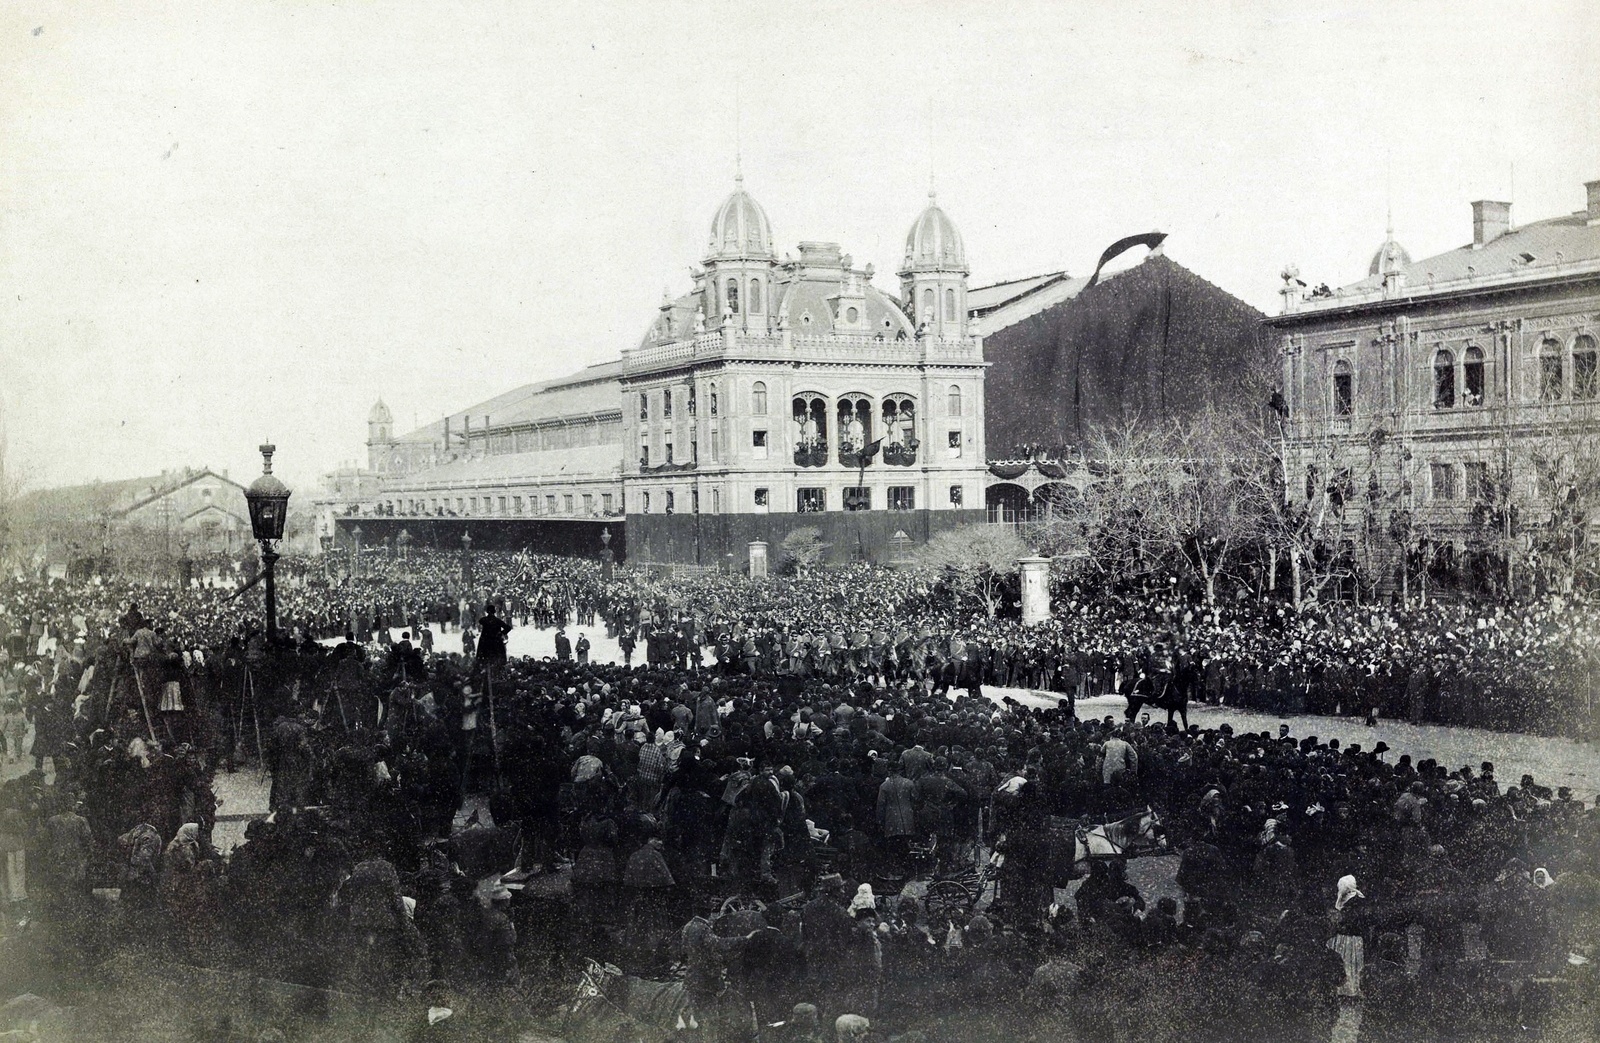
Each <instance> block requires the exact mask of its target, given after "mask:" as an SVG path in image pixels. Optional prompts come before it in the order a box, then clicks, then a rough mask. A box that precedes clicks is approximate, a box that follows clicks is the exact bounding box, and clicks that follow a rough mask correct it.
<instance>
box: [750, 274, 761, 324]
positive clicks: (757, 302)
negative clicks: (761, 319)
mask: <svg viewBox="0 0 1600 1043" xmlns="http://www.w3.org/2000/svg"><path fill="white" fill-rule="evenodd" d="M750 314H751V315H760V314H761V280H760V279H751V280H750Z"/></svg>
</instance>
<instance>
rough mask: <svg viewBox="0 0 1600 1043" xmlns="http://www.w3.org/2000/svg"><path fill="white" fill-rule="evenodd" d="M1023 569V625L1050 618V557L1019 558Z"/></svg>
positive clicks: (1018, 560) (1041, 621) (1031, 624)
mask: <svg viewBox="0 0 1600 1043" xmlns="http://www.w3.org/2000/svg"><path fill="white" fill-rule="evenodd" d="M1017 564H1018V565H1019V566H1020V567H1021V570H1022V625H1023V626H1025V627H1026V626H1033V625H1034V624H1035V623H1043V622H1044V621H1045V620H1047V619H1049V618H1050V559H1049V558H1018V559H1017Z"/></svg>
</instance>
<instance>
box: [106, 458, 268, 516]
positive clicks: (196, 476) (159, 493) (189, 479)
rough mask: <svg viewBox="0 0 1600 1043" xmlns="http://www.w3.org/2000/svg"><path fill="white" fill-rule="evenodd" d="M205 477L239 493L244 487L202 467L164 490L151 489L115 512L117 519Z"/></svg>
mask: <svg viewBox="0 0 1600 1043" xmlns="http://www.w3.org/2000/svg"><path fill="white" fill-rule="evenodd" d="M206 477H211V478H215V479H216V480H217V481H219V482H227V483H228V484H229V485H231V486H233V487H234V488H235V489H238V490H239V491H240V492H241V493H242V492H244V486H242V485H240V484H239V483H238V482H236V481H234V480H233V479H232V478H226V477H224V476H222V475H220V474H218V473H217V472H215V471H213V470H212V469H211V468H209V467H202V468H200V470H198V471H192V472H189V473H188V474H185V475H183V476H181V477H180V479H179V480H178V481H175V482H173V483H171V484H170V485H167V486H166V487H165V488H162V489H152V490H151V491H150V493H149V495H147V496H144V497H141V498H140V499H138V500H136V501H134V502H133V503H131V504H129V505H128V506H127V507H124V508H122V509H121V510H119V511H117V512H116V513H117V516H118V517H123V516H125V515H129V514H132V513H133V512H134V511H137V510H138V509H139V508H141V507H146V506H149V505H150V504H152V503H155V502H156V501H157V500H159V499H161V498H162V497H163V496H170V495H172V494H173V493H175V492H177V491H178V490H179V489H182V488H183V487H184V486H186V485H193V484H194V483H195V482H198V481H199V480H200V479H202V478H206Z"/></svg>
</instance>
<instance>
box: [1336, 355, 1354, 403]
mask: <svg viewBox="0 0 1600 1043" xmlns="http://www.w3.org/2000/svg"><path fill="white" fill-rule="evenodd" d="M1354 395H1355V389H1354V387H1353V386H1352V385H1351V382H1350V363H1349V362H1347V361H1345V360H1344V359H1340V360H1339V361H1338V362H1335V363H1334V364H1333V415H1334V416H1349V415H1350V413H1351V412H1352V411H1353V409H1354V407H1355V398H1354Z"/></svg>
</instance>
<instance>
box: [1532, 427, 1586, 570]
mask: <svg viewBox="0 0 1600 1043" xmlns="http://www.w3.org/2000/svg"><path fill="white" fill-rule="evenodd" d="M1520 450H1521V453H1520V455H1521V457H1522V459H1523V460H1524V461H1526V464H1527V467H1528V471H1529V473H1531V474H1532V475H1533V479H1534V488H1533V490H1532V492H1533V496H1532V498H1531V499H1530V500H1529V501H1528V504H1527V510H1526V512H1525V514H1524V517H1523V520H1524V521H1525V522H1526V526H1527V532H1526V535H1527V541H1526V544H1525V546H1526V547H1527V548H1528V550H1529V551H1531V553H1530V555H1529V558H1530V561H1531V563H1532V564H1533V565H1534V567H1535V569H1536V571H1537V573H1538V574H1539V577H1540V578H1541V579H1543V580H1544V582H1545V584H1546V585H1547V586H1548V587H1550V588H1551V589H1553V590H1558V591H1561V592H1562V593H1570V592H1571V591H1572V590H1573V589H1574V587H1576V586H1579V585H1593V584H1594V583H1595V582H1596V581H1597V580H1600V540H1597V538H1596V533H1595V531H1594V528H1595V523H1596V521H1600V431H1597V430H1596V429H1595V425H1594V424H1591V423H1573V422H1566V423H1559V424H1549V425H1545V426H1543V427H1541V428H1539V429H1538V430H1536V431H1535V432H1533V433H1532V434H1531V435H1529V436H1528V437H1526V438H1524V439H1521V440H1520Z"/></svg>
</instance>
